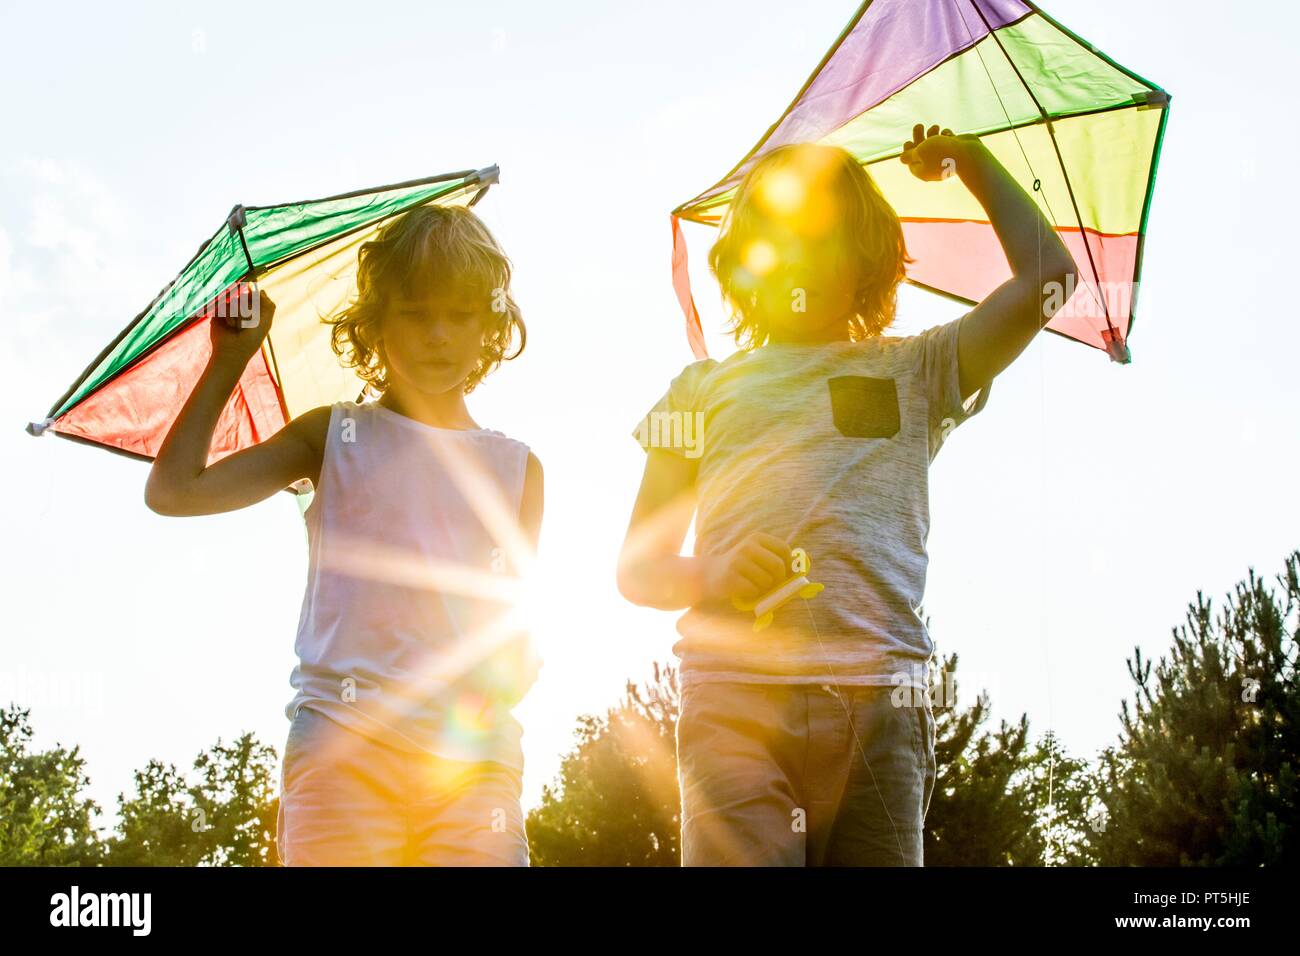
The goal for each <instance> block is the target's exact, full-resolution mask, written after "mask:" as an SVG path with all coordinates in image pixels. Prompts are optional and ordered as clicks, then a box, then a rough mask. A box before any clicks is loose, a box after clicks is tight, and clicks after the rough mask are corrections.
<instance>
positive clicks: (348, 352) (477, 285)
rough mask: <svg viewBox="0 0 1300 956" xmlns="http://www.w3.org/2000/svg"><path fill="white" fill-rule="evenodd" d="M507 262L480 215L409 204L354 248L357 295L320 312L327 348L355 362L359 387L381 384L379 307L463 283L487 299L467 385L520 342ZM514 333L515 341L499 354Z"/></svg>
mask: <svg viewBox="0 0 1300 956" xmlns="http://www.w3.org/2000/svg"><path fill="white" fill-rule="evenodd" d="M510 275H511V264H510V260H509V259H508V258H507V257H506V254H505V252H504V251H503V250H502V249H501V246H500V245H499V244H498V243H497V241H496V238H495V237H494V236H493V235H492V233H491V232H490V231H489V230H488V227H487V226H486V225H484V223H483V220H481V219H479V217H478V216H476V215H474V213H473V212H471V211H470V210H469V209H466V208H461V207H457V206H434V205H429V206H417V207H416V208H414V209H412V210H410V211H408V212H404V213H402V214H401V215H399V216H396V217H394V218H393V219H391V220H390V221H389V222H387V223H385V224H384V225H383V226H382V227H380V229H379V232H378V233H377V234H376V236H375V238H374V239H372V240H370V241H369V242H365V243H362V245H361V249H360V251H359V252H358V254H357V294H356V296H355V298H354V299H353V300H352V302H351V303H349V304H348V306H347V307H345V308H344V309H342V310H340V311H339V312H338V313H336V314H335V315H333V316H329V317H327V318H326V319H325V320H324V321H326V322H328V323H329V324H330V325H332V326H333V328H332V329H331V331H330V347H331V348H332V349H333V350H334V353H335V354H336V355H338V356H339V358H340V359H342V360H343V364H344V365H345V366H347V367H348V368H353V369H356V372H357V375H359V376H360V377H361V379H362V380H363V381H364V382H365V383H366V390H367V391H372V392H375V393H379V394H382V393H383V392H384V391H385V390H387V388H388V386H389V380H388V362H387V359H386V358H385V355H384V345H383V338H382V335H381V331H382V321H383V316H384V312H385V310H386V308H387V306H388V304H389V302H390V301H391V300H392V299H393V298H394V297H398V296H400V297H406V298H419V297H422V296H424V295H427V294H428V293H429V292H431V291H434V290H440V289H446V288H447V287H449V286H453V285H454V286H456V287H458V288H469V289H470V290H472V291H474V292H475V293H481V294H482V295H483V296H484V297H485V298H490V299H491V301H492V315H493V322H492V324H491V327H490V328H489V329H488V331H487V333H486V334H485V335H484V340H483V350H482V354H481V355H480V357H479V361H478V365H477V366H475V368H474V371H473V372H472V373H471V374H470V375H469V377H468V378H466V379H465V386H464V389H465V393H466V394H468V393H469V392H472V391H473V390H474V388H475V387H476V386H477V385H478V383H479V382H481V381H482V380H483V378H484V376H486V375H487V374H488V373H489V372H491V371H492V370H493V369H494V368H496V367H497V366H498V365H500V364H501V363H502V362H503V361H510V360H511V359H514V358H518V357H519V355H520V353H522V352H523V350H524V345H525V344H526V343H527V341H528V331H527V329H526V328H525V327H524V320H523V315H522V313H521V312H520V309H519V306H518V304H516V302H515V300H514V298H513V297H512V296H511V294H510ZM516 334H517V335H518V336H519V347H518V348H517V349H516V350H515V351H514V353H513V354H511V355H507V354H506V353H507V352H508V351H509V350H510V348H511V345H512V343H513V342H514V340H515V336H516Z"/></svg>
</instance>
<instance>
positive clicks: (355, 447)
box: [285, 402, 538, 769]
mask: <svg viewBox="0 0 1300 956" xmlns="http://www.w3.org/2000/svg"><path fill="white" fill-rule="evenodd" d="M528 451H529V450H528V446H527V445H525V444H523V443H522V442H518V441H515V440H514V439H512V438H508V437H506V436H505V435H503V434H502V433H501V432H498V431H493V430H492V429H482V428H480V429H470V430H466V431H458V430H455V429H447V428H435V427H434V426H432V425H426V424H424V423H423V422H418V421H416V420H415V419H413V418H408V417H406V416H404V415H401V414H398V413H397V412H395V411H392V410H391V409H389V408H386V407H384V406H382V405H380V404H378V403H377V402H366V403H364V404H358V403H356V402H337V403H335V404H334V405H333V406H332V407H331V410H330V425H329V432H328V434H327V437H326V441H325V453H324V459H323V461H322V463H321V475H320V484H319V487H318V488H316V489H315V494H314V497H313V499H312V502H311V504H310V506H309V507H308V508H307V511H306V512H305V514H304V516H303V517H304V520H305V521H306V524H307V542H308V555H309V563H308V571H307V591H306V594H305V596H304V598H303V605H302V614H301V616H300V618H299V621H298V637H297V640H296V641H295V644H294V650H295V652H296V653H297V655H298V661H299V663H298V665H297V666H296V667H295V668H294V670H293V674H292V676H291V677H290V680H289V683H290V684H292V685H293V687H294V688H296V689H297V692H298V693H297V695H296V696H295V697H294V698H293V700H292V701H291V702H290V703H289V705H288V706H287V707H286V708H285V713H286V714H287V715H288V717H289V718H290V719H291V720H292V719H293V717H294V715H295V714H296V713H297V712H298V710H299V708H301V707H303V706H307V707H310V708H312V709H313V710H318V711H320V712H322V713H324V714H325V715H326V716H328V717H331V718H333V719H334V720H336V721H338V722H340V723H342V724H344V725H346V726H348V727H351V728H353V729H355V730H357V731H359V732H361V733H364V734H367V735H368V736H370V737H373V738H375V739H378V740H380V741H382V742H384V743H387V744H389V745H390V746H393V747H397V748H399V749H402V750H407V751H414V752H420V751H423V752H427V753H432V754H436V755H438V756H441V757H447V758H450V759H455V760H496V761H499V762H501V763H505V764H508V765H510V766H513V767H515V768H516V769H522V767H523V753H522V750H521V747H520V738H521V736H522V729H521V728H520V726H519V724H518V722H517V721H516V720H515V719H514V718H513V717H512V716H511V715H510V708H511V707H513V706H514V705H515V704H516V703H517V702H518V700H519V699H520V698H521V697H522V696H523V695H524V693H525V692H526V691H527V689H528V687H529V686H530V685H531V684H532V682H533V680H534V679H535V678H536V674H537V668H538V661H537V658H536V657H535V655H534V653H533V650H532V647H531V644H530V643H529V640H528V637H527V635H526V634H524V633H520V632H519V631H518V629H516V628H502V627H501V626H500V620H499V619H500V618H501V615H502V614H504V613H506V612H507V611H508V610H509V605H508V604H505V603H502V601H501V594H502V590H501V589H502V586H504V587H505V588H506V589H508V588H509V585H510V583H511V582H512V580H513V579H512V578H510V577H509V576H508V575H509V574H510V573H511V572H510V571H509V562H508V561H507V560H506V558H505V554H506V553H507V552H506V550H505V548H506V545H507V543H508V542H509V537H508V535H509V534H510V531H506V532H505V533H504V534H502V533H501V531H500V529H501V528H502V526H503V524H502V523H503V522H509V527H510V528H512V529H514V530H515V532H516V533H517V530H518V515H519V507H520V502H521V500H522V498H523V486H524V472H525V469H526V467H527V463H528ZM492 529H496V533H493V530H492ZM494 621H495V622H496V623H497V626H496V627H495V628H494V627H493V623H494Z"/></svg>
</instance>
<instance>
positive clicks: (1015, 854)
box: [925, 654, 1090, 866]
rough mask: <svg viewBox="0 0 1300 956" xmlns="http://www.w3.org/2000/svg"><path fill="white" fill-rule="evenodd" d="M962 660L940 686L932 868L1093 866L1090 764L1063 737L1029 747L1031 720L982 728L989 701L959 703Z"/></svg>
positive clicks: (929, 831) (952, 660)
mask: <svg viewBox="0 0 1300 956" xmlns="http://www.w3.org/2000/svg"><path fill="white" fill-rule="evenodd" d="M957 663H958V657H957V655H956V654H953V655H950V656H948V657H946V658H944V659H943V668H942V671H941V672H940V673H941V674H946V675H947V678H948V679H947V680H946V681H945V680H942V679H940V678H938V677H935V678H933V679H932V681H931V686H932V687H935V688H943V693H942V694H940V696H939V700H938V701H936V706H935V707H934V716H935V748H934V751H935V763H936V765H937V767H938V773H937V776H936V779H935V785H934V795H933V797H932V798H931V800H930V810H929V812H928V813H927V814H926V819H925V865H926V866H1043V865H1045V864H1047V863H1051V864H1054V865H1082V864H1086V863H1088V862H1090V851H1089V847H1088V841H1087V836H1086V834H1085V833H1084V832H1083V828H1084V825H1085V821H1084V807H1086V806H1087V802H1088V792H1089V791H1088V786H1089V783H1090V781H1089V778H1088V776H1087V769H1088V765H1087V762H1086V761H1083V760H1078V759H1074V758H1071V757H1069V756H1068V754H1066V753H1065V751H1064V749H1063V748H1062V747H1061V745H1060V742H1059V741H1058V740H1057V739H1056V737H1055V735H1053V734H1050V733H1049V734H1047V735H1046V736H1045V737H1044V738H1043V739H1042V740H1041V741H1040V742H1039V743H1038V744H1037V745H1035V746H1031V745H1030V744H1029V720H1028V718H1027V717H1026V716H1025V715H1023V714H1022V715H1021V717H1020V720H1019V721H1018V722H1017V723H1015V724H1009V723H1007V722H1006V721H1002V722H1001V724H1000V726H999V728H998V729H997V730H996V731H994V732H988V731H981V728H982V727H983V725H984V724H985V723H986V722H987V720H988V716H989V707H990V701H989V699H988V696H987V694H984V693H981V694H980V695H979V696H978V697H977V698H976V699H975V702H974V703H973V704H972V705H971V706H970V707H967V708H965V709H962V708H961V707H960V706H959V705H960V694H959V691H958V686H959V681H958V679H957V677H956V674H957Z"/></svg>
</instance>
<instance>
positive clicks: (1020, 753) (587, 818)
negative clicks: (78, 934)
mask: <svg viewBox="0 0 1300 956" xmlns="http://www.w3.org/2000/svg"><path fill="white" fill-rule="evenodd" d="M1172 636H1173V643H1172V646H1171V648H1170V650H1169V652H1168V654H1167V655H1165V656H1162V657H1161V658H1160V660H1159V661H1158V662H1155V663H1154V665H1153V663H1152V661H1150V660H1148V659H1145V658H1144V656H1143V655H1142V653H1141V651H1140V650H1137V649H1135V651H1134V654H1133V656H1132V657H1131V658H1130V659H1129V660H1128V662H1127V664H1128V672H1129V675H1130V677H1131V679H1132V681H1133V691H1132V693H1133V696H1132V699H1131V700H1129V699H1126V700H1124V701H1123V702H1122V705H1121V710H1120V712H1119V714H1118V715H1117V716H1118V718H1119V722H1118V726H1117V738H1118V739H1117V743H1115V744H1114V745H1112V746H1110V747H1107V748H1106V749H1104V750H1103V751H1102V752H1101V753H1100V754H1099V755H1097V757H1096V758H1095V759H1094V760H1088V759H1084V758H1080V757H1077V756H1072V755H1071V754H1070V753H1068V752H1067V750H1066V748H1065V746H1064V745H1063V743H1062V742H1061V741H1060V740H1059V738H1058V737H1056V736H1055V735H1052V734H1044V735H1042V736H1041V737H1038V738H1037V739H1034V738H1032V737H1031V734H1030V728H1029V721H1028V719H1027V717H1025V716H1024V715H1021V717H1020V719H1019V720H1018V721H1016V722H1014V723H1009V722H1007V721H1001V722H1000V723H999V726H998V727H996V728H993V727H990V726H989V723H990V720H989V708H990V704H991V701H990V700H989V699H988V698H987V695H985V694H982V693H981V694H979V695H977V696H974V699H973V700H971V701H970V702H969V703H964V702H963V696H964V695H963V694H962V693H961V691H960V676H959V674H958V671H957V665H958V659H957V656H956V655H949V656H947V657H945V658H943V659H942V661H941V672H942V673H944V674H945V677H946V679H947V680H948V681H949V682H950V683H948V684H946V685H945V686H946V687H952V686H953V685H954V684H955V686H956V687H957V689H958V692H957V694H956V695H955V699H949V696H948V695H945V699H944V700H942V701H941V703H942V704H943V705H944V706H937V707H936V708H935V717H936V724H937V746H936V758H937V763H938V779H937V780H936V783H935V790H934V796H933V799H932V801H931V804H930V812H929V816H928V817H927V820H926V834H925V842H926V846H925V859H926V865H928V866H1042V865H1064V866H1094V865H1102V866H1265V865H1267V866H1274V865H1279V864H1285V863H1292V864H1294V863H1295V862H1296V861H1297V859H1300V854H1298V851H1300V830H1298V829H1297V827H1298V826H1300V821H1298V820H1297V814H1296V802H1297V780H1296V770H1297V766H1298V762H1297V759H1296V754H1297V749H1298V747H1297V745H1298V744H1300V739H1298V736H1297V735H1298V733H1300V732H1298V731H1297V725H1298V718H1300V692H1298V691H1297V683H1296V679H1297V672H1296V670H1297V643H1298V642H1300V552H1294V553H1292V554H1291V555H1290V556H1289V557H1288V558H1287V560H1286V562H1285V564H1284V568H1283V571H1282V573H1281V574H1280V575H1278V576H1277V577H1276V578H1275V579H1274V580H1273V581H1272V582H1270V581H1268V580H1266V579H1263V578H1259V577H1257V576H1256V575H1255V573H1254V572H1253V571H1252V572H1251V573H1250V575H1249V577H1248V578H1247V580H1245V581H1242V582H1241V583H1239V584H1238V585H1237V586H1236V588H1235V589H1234V590H1233V591H1232V592H1231V593H1229V594H1228V595H1227V597H1226V600H1225V601H1224V604H1223V608H1222V610H1219V611H1217V612H1216V611H1215V609H1214V608H1213V607H1212V604H1211V602H1210V600H1208V599H1207V598H1205V596H1204V595H1203V594H1200V593H1198V594H1197V596H1196V601H1195V602H1194V603H1192V604H1191V605H1189V607H1188V611H1187V615H1186V622H1185V623H1184V624H1182V625H1180V626H1179V627H1177V628H1175V629H1174V631H1173V635H1172ZM678 703H679V698H678V695H677V687H676V674H675V673H674V671H673V670H672V669H671V668H667V667H660V666H659V665H655V667H654V670H653V674H652V676H651V678H650V679H649V680H648V681H646V682H645V683H644V684H641V685H638V684H635V683H631V682H629V683H628V685H627V687H626V689H625V693H624V695H623V698H622V699H621V700H620V702H619V703H618V704H617V706H615V707H612V708H611V709H609V710H608V711H607V712H606V713H605V714H604V715H603V716H583V717H580V718H579V720H578V727H577V730H576V735H575V737H576V739H575V744H574V747H573V749H572V750H571V751H570V752H569V753H568V754H567V755H566V756H565V758H564V761H563V763H562V765H561V768H560V772H559V775H558V777H557V779H556V780H555V781H554V782H553V783H552V784H551V785H550V786H548V787H546V788H545V790H544V793H543V798H542V801H541V804H540V805H539V806H538V807H537V808H535V809H534V810H533V811H532V812H531V813H530V814H529V817H528V836H529V842H530V845H531V852H532V858H533V864H534V865H539V866H584V865H585V866H676V865H677V864H678V862H679V859H680V856H679V847H678V827H679V823H680V820H679V806H678V791H677V766H676V758H675V746H674V736H675V728H676V721H677V710H678ZM29 717H30V715H29V713H28V712H27V711H24V710H21V709H19V708H18V706H17V705H11V706H10V707H9V708H8V709H7V710H4V711H0V865H4V866H24V865H31V866H98V865H104V866H119V865H137V866H138V865H161V866H198V865H222V866H270V865H275V864H276V862H277V857H276V853H275V844H274V840H275V820H276V813H277V810H278V806H277V804H278V801H277V790H278V786H277V784H278V778H277V774H276V768H277V756H276V752H275V750H274V748H272V747H269V746H266V745H264V744H260V743H258V742H257V741H256V740H255V739H254V738H253V737H252V736H251V735H249V734H245V735H244V736H242V737H240V738H239V739H238V740H236V741H235V742H234V743H232V744H229V745H226V744H223V743H222V742H221V741H218V742H217V744H216V745H215V746H214V747H212V748H210V749H209V750H207V751H204V752H203V753H201V754H199V756H198V757H197V758H196V760H195V761H194V764H193V766H192V768H190V770H189V771H188V772H185V773H182V772H180V771H178V770H177V768H176V767H175V766H172V765H170V764H163V763H160V762H158V761H151V762H150V763H149V764H148V766H146V767H145V768H144V769H143V770H141V771H138V772H137V773H136V774H135V789H134V791H133V792H132V793H130V794H122V795H120V796H119V797H118V806H117V810H118V822H117V825H116V827H115V829H114V830H113V831H112V832H108V833H105V832H101V831H100V830H98V829H97V828H96V824H95V820H96V818H97V817H98V816H99V815H100V808H99V807H97V806H96V805H95V803H94V802H93V801H91V800H89V799H88V798H87V797H86V796H85V789H86V786H87V784H88V783H89V779H88V777H87V775H86V767H85V761H84V759H83V758H82V757H81V756H80V754H79V752H78V750H77V748H73V749H71V750H69V749H66V748H63V747H58V746H56V747H54V748H53V749H50V750H45V751H33V749H32V746H31V739H32V730H31V726H30V722H29Z"/></svg>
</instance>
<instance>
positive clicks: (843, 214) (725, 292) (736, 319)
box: [709, 143, 913, 349]
mask: <svg viewBox="0 0 1300 956" xmlns="http://www.w3.org/2000/svg"><path fill="white" fill-rule="evenodd" d="M773 173H776V174H789V175H790V176H791V177H792V178H793V179H794V181H795V182H798V183H802V184H808V183H810V182H812V181H814V180H816V181H821V182H825V183H827V184H828V186H829V188H828V190H827V191H828V193H829V196H830V198H831V206H830V208H829V209H823V210H820V212H822V213H828V214H829V217H830V221H829V223H828V225H827V228H828V229H829V231H830V233H831V234H833V235H834V236H835V237H836V239H837V240H838V248H839V250H841V254H843V255H844V256H846V257H847V258H849V259H850V260H851V261H855V262H856V263H858V264H859V265H860V266H861V267H862V268H861V270H860V276H861V278H860V283H859V285H858V288H857V291H856V295H855V298H854V302H855V310H854V314H853V315H852V316H851V317H850V319H849V338H850V339H852V340H854V341H858V340H862V339H868V338H872V337H874V336H877V335H880V334H881V333H882V332H884V330H885V329H887V328H888V327H889V326H890V325H891V324H892V323H893V321H894V317H895V313H896V309H897V302H898V284H899V283H900V282H902V281H903V278H904V276H905V274H906V271H905V270H906V266H907V263H909V262H911V261H913V260H912V259H911V258H909V257H908V255H907V246H906V244H905V243H904V241H903V226H902V223H901V222H900V221H899V219H898V214H897V213H896V212H895V211H894V208H893V207H892V206H890V205H889V203H888V201H886V199H885V197H884V195H883V194H882V193H881V192H880V189H879V187H877V186H876V183H875V181H874V180H873V179H872V178H871V174H870V173H868V172H867V170H866V169H865V168H863V167H862V166H861V165H859V163H858V161H857V160H856V159H854V158H853V155H852V154H851V153H850V152H848V150H845V149H843V148H841V147H838V146H822V145H819V144H815V143H794V144H791V145H788V146H781V147H778V148H777V149H774V150H772V152H770V153H768V154H767V155H766V156H764V157H763V158H762V159H760V160H759V161H758V162H757V163H755V164H754V166H753V168H752V169H750V171H749V172H748V173H747V174H746V175H745V178H744V179H743V180H742V181H741V183H740V187H739V189H738V190H737V192H736V197H735V199H734V200H733V201H732V203H731V207H730V208H729V209H728V210H727V213H726V215H725V217H724V218H723V222H722V228H721V230H720V233H719V236H718V240H717V242H715V243H714V245H713V248H712V249H711V250H710V251H709V268H710V270H711V271H712V273H713V275H714V278H716V279H717V280H718V284H719V285H720V286H721V288H722V297H723V301H724V302H725V303H726V305H727V307H728V309H729V310H730V312H731V322H730V324H729V325H728V327H727V331H728V332H730V333H732V335H733V336H734V338H735V340H736V344H737V345H738V346H740V347H741V348H746V349H752V348H756V347H758V346H761V345H764V344H766V343H767V341H768V338H769V336H770V334H771V330H770V329H769V328H768V324H767V322H766V321H765V320H764V318H763V317H762V315H761V314H760V310H759V309H758V308H757V305H758V294H757V286H758V280H759V279H760V276H759V275H756V274H755V273H754V272H752V271H751V270H750V268H748V267H747V263H746V259H745V257H746V253H747V251H748V249H749V247H750V245H751V243H752V242H753V240H754V238H755V236H757V235H759V234H761V232H762V230H763V227H764V226H770V224H771V219H770V217H769V215H768V213H767V212H765V210H764V208H763V207H764V203H763V201H762V199H761V198H760V197H759V195H758V194H759V189H760V182H761V181H763V180H766V179H767V177H768V176H769V175H771V174H773Z"/></svg>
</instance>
